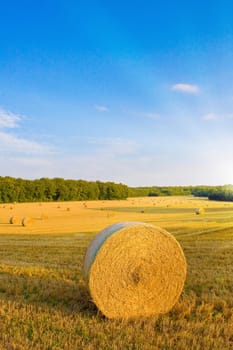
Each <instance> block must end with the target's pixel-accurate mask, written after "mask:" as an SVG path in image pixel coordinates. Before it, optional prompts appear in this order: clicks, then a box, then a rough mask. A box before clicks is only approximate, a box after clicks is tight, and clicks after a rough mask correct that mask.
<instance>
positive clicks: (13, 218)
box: [9, 216, 21, 225]
mask: <svg viewBox="0 0 233 350" xmlns="http://www.w3.org/2000/svg"><path fill="white" fill-rule="evenodd" d="M9 224H12V225H20V224H21V218H19V217H18V216H11V217H10V220H9Z"/></svg>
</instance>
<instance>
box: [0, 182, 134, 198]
mask: <svg viewBox="0 0 233 350" xmlns="http://www.w3.org/2000/svg"><path fill="white" fill-rule="evenodd" d="M127 197H128V187H127V186H126V185H124V184H121V183H120V184H116V183H114V182H101V181H96V182H92V181H84V180H65V179H63V178H54V179H49V178H41V179H36V180H25V179H21V178H13V177H9V176H6V177H0V202H1V203H12V202H44V201H81V200H98V199H102V200H105V199H126V198H127Z"/></svg>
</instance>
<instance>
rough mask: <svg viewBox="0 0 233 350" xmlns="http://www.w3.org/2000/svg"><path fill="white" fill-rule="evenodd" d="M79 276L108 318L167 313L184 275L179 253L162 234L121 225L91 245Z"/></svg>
mask: <svg viewBox="0 0 233 350" xmlns="http://www.w3.org/2000/svg"><path fill="white" fill-rule="evenodd" d="M84 275H85V278H86V281H87V284H88V286H89V290H90V294H91V297H92V299H93V301H94V303H95V304H96V306H97V307H98V308H99V309H100V311H101V312H102V313H103V314H104V315H105V316H107V317H108V318H120V319H127V318H137V317H147V316H153V315H158V314H163V313H166V312H168V311H169V310H170V309H171V308H172V307H173V305H174V304H175V303H176V301H177V300H178V298H179V296H180V294H181V292H182V289H183V285H184V281H185V277H186V261H185V256H184V254H183V251H182V249H181V247H180V245H179V243H178V242H177V241H176V239H175V238H174V237H173V236H172V235H170V234H169V233H168V232H167V231H165V230H163V229H162V228H160V227H155V226H153V225H149V224H144V223H142V222H121V223H117V224H114V225H111V226H109V227H107V228H105V229H104V230H103V231H101V232H100V233H99V234H98V235H97V236H96V237H95V238H94V240H93V241H92V242H91V243H90V245H89V247H88V249H87V252H86V255H85V259H84Z"/></svg>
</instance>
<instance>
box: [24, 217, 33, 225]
mask: <svg viewBox="0 0 233 350" xmlns="http://www.w3.org/2000/svg"><path fill="white" fill-rule="evenodd" d="M21 223H22V226H31V225H33V223H34V220H33V219H32V218H30V217H27V216H25V217H23V219H22V222H21Z"/></svg>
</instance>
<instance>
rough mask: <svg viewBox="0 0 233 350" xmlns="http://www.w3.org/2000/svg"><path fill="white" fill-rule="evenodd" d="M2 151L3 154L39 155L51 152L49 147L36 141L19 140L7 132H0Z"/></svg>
mask: <svg viewBox="0 0 233 350" xmlns="http://www.w3.org/2000/svg"><path fill="white" fill-rule="evenodd" d="M0 149H1V151H3V152H16V153H25V154H39V153H48V152H51V150H50V149H49V147H47V146H45V145H42V144H40V143H38V142H35V141H30V140H26V139H24V138H19V137H17V136H15V135H12V134H10V133H6V132H0Z"/></svg>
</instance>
